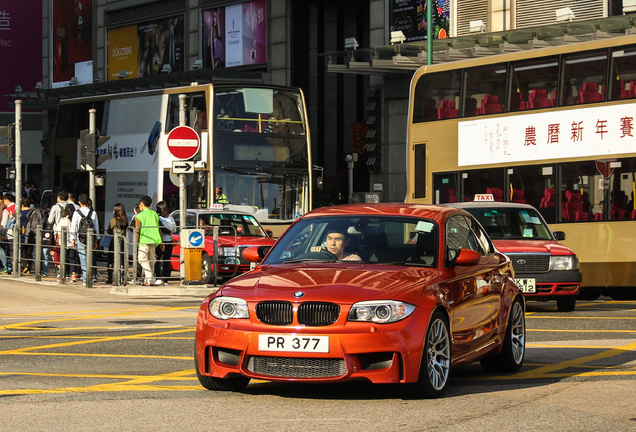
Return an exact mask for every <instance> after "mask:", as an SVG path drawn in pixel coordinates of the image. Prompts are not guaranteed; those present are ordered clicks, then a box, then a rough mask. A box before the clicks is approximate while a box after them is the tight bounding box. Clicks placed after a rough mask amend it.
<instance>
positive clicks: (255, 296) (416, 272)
mask: <svg viewBox="0 0 636 432" xmlns="http://www.w3.org/2000/svg"><path fill="white" fill-rule="evenodd" d="M437 277H438V271H437V269H430V268H421V267H405V266H385V265H382V266H379V265H374V266H373V268H370V266H364V265H360V264H357V265H347V264H343V263H334V264H319V265H318V264H313V263H312V264H303V263H299V264H284V265H269V266H263V267H260V268H258V269H256V270H254V271H252V272H249V273H246V274H244V275H242V276H239V277H236V278H234V279H232V280H231V281H229V282H228V283H226V284H225V285H224V286H223V287H222V288H221V290H220V291H221V294H222V295H226V296H233V297H240V298H242V299H245V300H247V301H262V300H285V301H293V300H295V297H294V294H295V293H299V292H302V293H303V295H302V300H303V301H329V302H337V303H355V302H356V301H361V300H379V299H395V298H397V297H399V296H400V295H402V294H405V293H407V292H410V291H414V290H421V289H423V288H425V287H426V286H427V285H429V284H430V283H431V282H432V281H433V280H434V279H435V278H437Z"/></svg>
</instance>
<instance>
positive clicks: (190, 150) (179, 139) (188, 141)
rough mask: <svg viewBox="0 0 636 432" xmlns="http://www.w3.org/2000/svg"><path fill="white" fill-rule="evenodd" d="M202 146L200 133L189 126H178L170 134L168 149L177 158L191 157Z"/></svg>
mask: <svg viewBox="0 0 636 432" xmlns="http://www.w3.org/2000/svg"><path fill="white" fill-rule="evenodd" d="M200 146H201V141H200V140H199V135H198V134H197V133H196V131H195V130H194V129H192V128H191V127H189V126H177V127H176V128H174V129H172V130H171V131H170V133H169V134H168V150H169V151H170V154H172V156H174V157H176V158H177V159H191V158H193V157H194V156H195V155H196V154H197V153H198V152H199V147H200Z"/></svg>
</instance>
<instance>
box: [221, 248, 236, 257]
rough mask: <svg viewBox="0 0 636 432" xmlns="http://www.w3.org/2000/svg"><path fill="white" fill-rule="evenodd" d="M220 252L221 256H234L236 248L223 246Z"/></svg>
mask: <svg viewBox="0 0 636 432" xmlns="http://www.w3.org/2000/svg"><path fill="white" fill-rule="evenodd" d="M221 254H222V255H223V256H230V257H233V256H236V248H235V247H227V246H224V247H222V248H221Z"/></svg>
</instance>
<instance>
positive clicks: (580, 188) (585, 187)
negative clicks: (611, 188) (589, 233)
mask: <svg viewBox="0 0 636 432" xmlns="http://www.w3.org/2000/svg"><path fill="white" fill-rule="evenodd" d="M602 179H603V177H602V176H601V175H599V172H598V170H597V169H596V164H595V162H594V161H580V162H575V163H564V164H562V165H561V222H588V221H593V220H597V221H598V220H605V215H604V214H603V209H602V207H603V206H602V203H603V202H604V201H605V189H604V187H603V182H602V181H601V180H602Z"/></svg>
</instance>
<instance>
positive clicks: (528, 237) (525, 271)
mask: <svg viewBox="0 0 636 432" xmlns="http://www.w3.org/2000/svg"><path fill="white" fill-rule="evenodd" d="M486 196H487V195H486ZM450 205H452V206H453V207H459V208H462V209H464V210H466V211H467V212H469V213H470V214H472V215H473V216H475V218H476V219H477V220H478V221H479V222H480V223H481V225H482V226H483V227H484V229H485V230H486V232H487V233H488V235H489V236H490V238H491V239H492V241H493V243H494V244H495V247H496V248H497V250H499V251H500V252H502V253H504V254H506V255H508V257H510V260H511V261H512V266H513V267H514V269H515V275H516V277H517V279H515V282H517V284H518V285H519V286H520V287H521V290H522V291H523V293H524V296H525V297H526V298H527V299H528V300H539V301H544V300H556V302H557V308H558V310H559V311H560V312H571V311H573V310H574V309H575V307H576V297H577V295H578V294H579V291H580V289H581V280H582V275H581V271H580V270H579V260H578V258H577V257H576V254H575V253H574V252H573V251H572V250H571V249H570V248H568V247H567V246H565V245H562V244H561V243H559V242H558V241H557V240H565V233H564V232H563V231H555V232H554V233H553V232H551V231H550V228H548V224H546V223H545V220H543V217H541V214H540V213H539V212H538V211H537V209H535V208H534V207H532V206H531V205H528V204H517V203H503V202H495V201H494V199H493V200H491V201H481V202H477V201H475V202H467V203H456V204H450Z"/></svg>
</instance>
